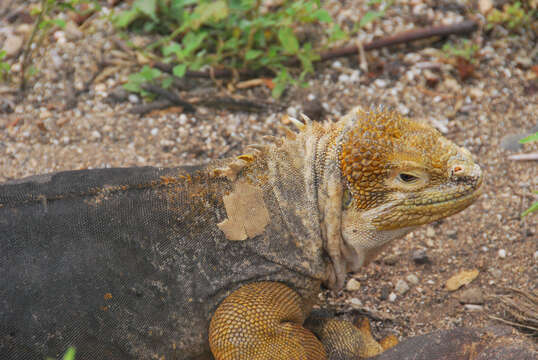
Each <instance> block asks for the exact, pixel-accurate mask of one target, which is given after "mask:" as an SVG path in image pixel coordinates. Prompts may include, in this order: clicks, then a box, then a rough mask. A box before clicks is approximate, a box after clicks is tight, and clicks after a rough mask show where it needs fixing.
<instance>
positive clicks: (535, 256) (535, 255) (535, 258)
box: [534, 251, 538, 260]
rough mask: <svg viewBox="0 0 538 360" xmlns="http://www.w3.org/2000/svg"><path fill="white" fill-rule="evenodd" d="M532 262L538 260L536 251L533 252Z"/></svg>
mask: <svg viewBox="0 0 538 360" xmlns="http://www.w3.org/2000/svg"><path fill="white" fill-rule="evenodd" d="M534 260H538V251H535V252H534Z"/></svg>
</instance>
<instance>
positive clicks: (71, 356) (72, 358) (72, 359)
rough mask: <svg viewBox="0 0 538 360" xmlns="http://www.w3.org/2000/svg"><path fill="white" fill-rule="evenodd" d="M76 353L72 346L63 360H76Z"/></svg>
mask: <svg viewBox="0 0 538 360" xmlns="http://www.w3.org/2000/svg"><path fill="white" fill-rule="evenodd" d="M75 353H76V351H75V348H74V347H72V346H71V347H69V348H68V349H67V351H66V352H65V354H64V357H63V358H62V360H75Z"/></svg>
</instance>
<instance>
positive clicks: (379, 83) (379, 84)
mask: <svg viewBox="0 0 538 360" xmlns="http://www.w3.org/2000/svg"><path fill="white" fill-rule="evenodd" d="M387 84H388V81H387V80H383V79H377V80H376V81H374V85H375V86H377V87H378V88H384V87H386V86H387Z"/></svg>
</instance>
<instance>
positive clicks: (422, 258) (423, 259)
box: [412, 250, 431, 265]
mask: <svg viewBox="0 0 538 360" xmlns="http://www.w3.org/2000/svg"><path fill="white" fill-rule="evenodd" d="M412 259H413V261H414V262H415V264H418V265H423V264H429V263H431V261H430V258H428V254H426V250H416V251H414V252H413V255H412Z"/></svg>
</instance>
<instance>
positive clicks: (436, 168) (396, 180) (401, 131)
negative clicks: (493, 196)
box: [339, 110, 482, 269]
mask: <svg viewBox="0 0 538 360" xmlns="http://www.w3.org/2000/svg"><path fill="white" fill-rule="evenodd" d="M345 121H346V122H347V124H345V125H343V126H344V127H343V128H344V129H345V130H344V131H345V135H344V136H343V138H342V145H341V148H340V149H339V161H340V169H341V174H342V177H343V178H344V181H343V187H344V191H343V200H342V205H343V212H342V224H341V232H342V237H343V240H344V242H345V244H346V245H347V246H348V247H351V249H348V250H349V251H351V252H356V253H357V254H354V255H353V256H350V255H349V254H347V256H345V257H346V259H348V260H349V261H348V263H349V262H350V263H351V264H348V267H350V268H352V269H356V268H357V267H358V266H360V265H362V264H363V263H365V262H368V261H369V260H370V258H371V257H372V256H373V254H372V252H373V253H376V252H378V251H380V249H381V248H382V245H383V244H385V243H387V242H388V241H390V240H392V239H394V238H396V237H400V236H403V235H404V234H406V233H407V232H409V231H411V230H413V229H414V228H415V227H416V226H418V225H422V224H427V223H430V222H433V221H435V220H438V219H441V218H444V217H447V216H450V215H452V214H455V213H457V212H459V211H461V210H463V209H465V208H466V207H467V206H469V205H470V204H471V203H473V201H474V200H475V199H476V198H477V197H478V196H479V195H480V193H481V185H482V171H481V169H480V167H479V166H478V165H477V164H475V162H474V161H473V159H472V156H471V154H470V153H469V151H467V150H466V149H464V148H461V147H459V146H457V145H456V144H454V143H453V142H451V141H449V140H448V139H446V138H444V137H443V136H442V135H441V134H440V133H439V132H438V131H437V130H435V129H434V128H432V127H430V126H428V125H424V124H420V123H416V122H413V121H411V120H409V119H406V118H404V117H402V116H401V115H400V114H398V113H397V112H388V111H380V112H364V111H362V110H354V112H353V113H352V114H351V115H350V116H348V117H347V118H346V119H345ZM357 257H358V258H357Z"/></svg>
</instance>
